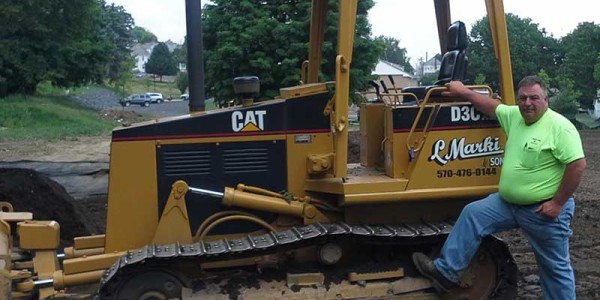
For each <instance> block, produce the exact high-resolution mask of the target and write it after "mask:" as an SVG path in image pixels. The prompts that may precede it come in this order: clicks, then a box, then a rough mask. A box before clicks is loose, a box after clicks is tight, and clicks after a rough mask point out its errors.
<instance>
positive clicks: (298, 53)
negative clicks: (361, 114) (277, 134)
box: [203, 0, 383, 101]
mask: <svg viewBox="0 0 600 300" xmlns="http://www.w3.org/2000/svg"><path fill="white" fill-rule="evenodd" d="M212 3H213V4H207V5H205V6H204V11H203V13H204V15H203V30H204V33H203V35H204V47H205V55H204V57H205V59H206V62H207V63H206V68H205V70H206V81H207V86H209V87H211V89H212V90H210V91H207V93H210V94H212V95H214V96H215V99H216V100H217V101H227V100H229V99H231V98H233V97H234V95H233V87H232V84H233V78H235V77H238V76H247V75H255V76H258V77H259V78H260V81H261V92H260V95H259V99H266V98H272V97H274V96H276V95H278V94H279V89H280V88H281V87H284V86H291V85H297V84H298V82H299V81H300V66H301V64H302V62H303V61H304V60H305V59H306V58H307V56H308V45H307V43H306V42H307V41H308V34H309V31H310V30H309V27H310V26H309V25H310V22H309V21H310V20H309V18H310V5H311V2H310V1H291V0H286V1H262V2H260V4H256V1H250V0H241V1H238V0H216V1H212ZM330 6H331V8H334V7H337V5H335V4H334V3H333V1H330ZM372 6H373V1H370V0H369V1H360V2H359V8H358V11H359V15H358V17H357V21H356V35H355V43H354V55H353V57H354V59H353V61H352V65H351V71H350V76H351V89H352V90H353V91H359V90H366V89H367V88H368V80H369V79H370V78H371V70H372V69H373V68H374V67H375V64H376V63H377V59H378V57H379V56H380V53H381V52H382V51H383V49H382V46H381V44H379V43H377V42H375V41H374V40H373V39H372V38H370V26H369V23H368V19H367V11H368V10H369V9H370V8H371V7H372ZM330 11H331V10H330ZM335 11H336V10H334V13H333V14H331V15H329V16H328V23H327V26H328V27H327V29H326V33H325V43H324V45H323V59H322V64H323V66H324V67H323V68H322V70H321V71H322V73H321V75H322V78H323V80H332V79H333V75H334V69H335V66H334V64H335V49H336V46H337V45H336V44H335V42H334V41H335V40H336V35H337V20H338V16H337V13H335ZM351 94H354V93H351Z"/></svg>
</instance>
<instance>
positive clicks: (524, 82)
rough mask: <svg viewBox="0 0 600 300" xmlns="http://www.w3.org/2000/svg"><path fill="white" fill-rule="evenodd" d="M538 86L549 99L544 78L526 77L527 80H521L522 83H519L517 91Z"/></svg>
mask: <svg viewBox="0 0 600 300" xmlns="http://www.w3.org/2000/svg"><path fill="white" fill-rule="evenodd" d="M536 84H537V85H539V86H540V87H541V88H542V91H544V96H546V97H547V96H548V89H547V88H546V82H544V80H543V79H542V78H540V77H538V76H535V75H531V76H525V78H523V79H521V81H519V85H518V86H517V90H519V89H521V88H522V87H525V86H534V85H536Z"/></svg>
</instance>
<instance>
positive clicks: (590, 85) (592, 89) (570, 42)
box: [560, 22, 600, 108]
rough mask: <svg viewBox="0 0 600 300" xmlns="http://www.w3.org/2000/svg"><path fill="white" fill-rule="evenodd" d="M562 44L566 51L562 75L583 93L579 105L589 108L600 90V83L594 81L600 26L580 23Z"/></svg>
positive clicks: (599, 50) (579, 98)
mask: <svg viewBox="0 0 600 300" xmlns="http://www.w3.org/2000/svg"><path fill="white" fill-rule="evenodd" d="M561 44H562V45H563V47H564V49H565V55H564V61H563V64H562V66H561V68H560V70H561V74H564V75H565V76H566V77H567V78H569V79H571V80H573V82H574V88H575V89H576V90H578V91H580V92H581V95H580V96H579V97H578V100H579V103H581V106H583V107H588V108H589V107H591V106H592V105H593V101H594V98H596V91H597V90H598V89H599V88H600V81H598V80H595V79H594V66H595V65H596V63H597V59H598V55H599V54H600V25H597V24H595V23H590V22H583V23H580V24H579V25H578V26H577V28H575V30H573V31H572V32H571V33H569V34H568V35H566V36H565V37H564V38H562V40H561Z"/></svg>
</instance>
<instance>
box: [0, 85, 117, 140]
mask: <svg viewBox="0 0 600 300" xmlns="http://www.w3.org/2000/svg"><path fill="white" fill-rule="evenodd" d="M55 92H56V91H55ZM51 94H52V93H51ZM59 94H60V93H59ZM116 125H117V124H116V123H114V122H110V121H105V120H102V119H100V118H99V117H98V116H97V113H96V112H95V111H93V110H91V109H88V108H85V107H82V106H80V105H78V104H76V103H73V102H72V101H70V100H69V99H68V98H67V97H66V96H62V95H50V96H46V95H44V96H21V95H14V96H9V97H7V98H3V99H0V141H4V140H23V139H45V140H57V139H64V138H70V137H76V136H94V135H102V134H107V133H109V132H110V131H111V130H112V129H113V128H114V127H115V126H116Z"/></svg>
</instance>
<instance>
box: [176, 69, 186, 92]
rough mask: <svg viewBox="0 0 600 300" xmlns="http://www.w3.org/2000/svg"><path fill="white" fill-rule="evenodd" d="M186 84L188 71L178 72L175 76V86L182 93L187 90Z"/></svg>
mask: <svg viewBox="0 0 600 300" xmlns="http://www.w3.org/2000/svg"><path fill="white" fill-rule="evenodd" d="M188 84H189V81H188V73H187V72H179V74H177V77H175V85H176V86H177V89H178V90H179V91H180V92H181V93H182V94H183V93H185V90H187V88H188Z"/></svg>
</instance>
